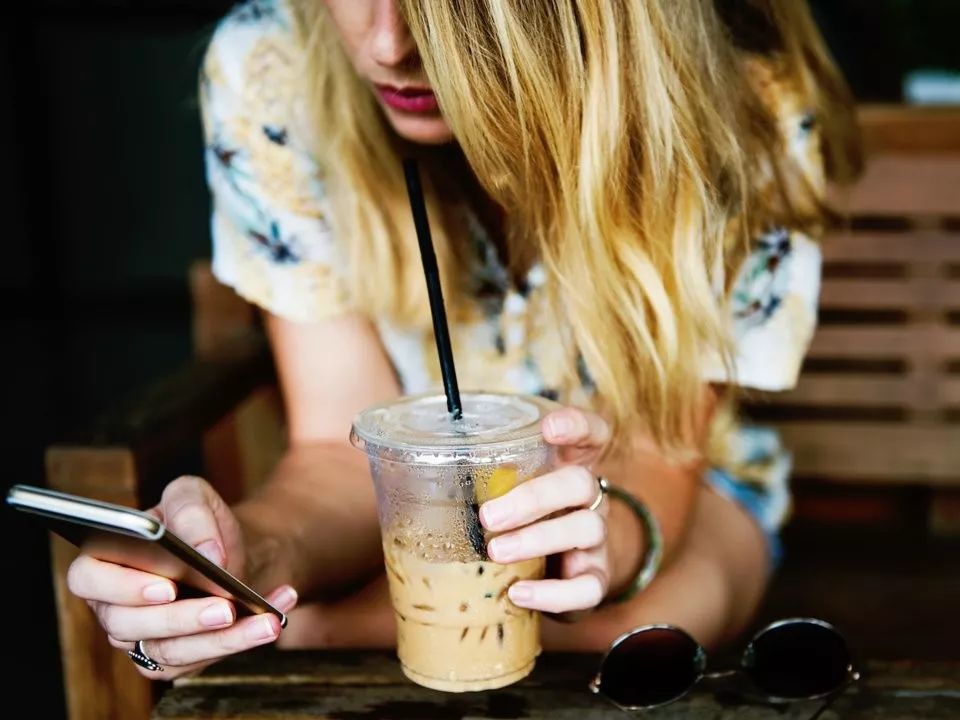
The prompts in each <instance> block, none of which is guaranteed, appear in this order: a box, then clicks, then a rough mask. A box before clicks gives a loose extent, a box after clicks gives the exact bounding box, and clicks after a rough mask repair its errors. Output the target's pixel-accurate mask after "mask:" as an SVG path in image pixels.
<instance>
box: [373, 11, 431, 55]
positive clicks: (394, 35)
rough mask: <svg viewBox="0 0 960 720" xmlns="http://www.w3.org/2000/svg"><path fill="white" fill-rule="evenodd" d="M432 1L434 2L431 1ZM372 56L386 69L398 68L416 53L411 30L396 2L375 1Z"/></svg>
mask: <svg viewBox="0 0 960 720" xmlns="http://www.w3.org/2000/svg"><path fill="white" fill-rule="evenodd" d="M431 1H432V0H431ZM375 2H376V10H375V14H374V19H373V32H372V35H371V41H370V42H371V45H370V54H371V56H372V58H373V60H374V61H375V62H376V63H377V64H379V65H383V66H385V67H396V66H397V65H402V64H403V63H404V62H406V61H408V60H409V59H410V58H411V57H412V56H413V54H414V52H415V51H416V43H414V41H413V36H412V35H411V34H410V28H408V27H407V23H406V22H405V21H404V19H403V17H402V16H401V15H400V11H399V9H398V8H397V3H396V0H375Z"/></svg>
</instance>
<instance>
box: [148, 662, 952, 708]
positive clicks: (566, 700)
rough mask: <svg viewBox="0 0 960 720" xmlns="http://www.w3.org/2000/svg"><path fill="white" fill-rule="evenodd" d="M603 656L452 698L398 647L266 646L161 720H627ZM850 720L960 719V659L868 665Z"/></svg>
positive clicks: (736, 702)
mask: <svg viewBox="0 0 960 720" xmlns="http://www.w3.org/2000/svg"><path fill="white" fill-rule="evenodd" d="M598 660H599V656H597V655H585V654H584V655H570V654H557V655H554V654H548V655H545V656H543V657H542V658H541V659H540V661H539V662H538V664H537V669H536V670H535V671H534V673H533V675H531V677H529V678H528V679H526V680H524V681H523V682H521V683H518V684H516V685H513V686H511V687H508V688H504V689H502V690H496V691H490V692H482V693H466V694H448V693H440V692H435V691H432V690H427V689H425V688H421V687H419V686H417V685H414V684H413V683H411V682H409V681H407V680H406V679H405V678H404V677H403V676H402V674H401V673H400V669H399V666H398V664H397V662H396V660H395V659H394V657H393V655H392V653H386V652H290V651H287V652H284V651H274V650H268V651H261V652H256V653H250V654H246V655H243V656H241V657H238V658H234V659H232V660H230V661H228V662H224V663H223V664H221V665H217V666H214V667H213V668H211V669H209V670H208V671H207V672H205V673H203V674H201V675H199V676H198V677H195V678H190V679H182V680H179V681H177V682H176V683H175V684H174V686H173V687H172V688H171V689H170V690H169V691H168V692H167V693H166V694H165V695H164V697H163V698H162V699H161V701H160V703H159V704H158V706H157V708H156V710H155V711H154V716H153V717H154V718H156V720H194V719H200V718H204V719H205V720H213V719H215V718H233V719H235V720H254V719H256V720H262V719H265V718H281V717H282V718H299V717H312V718H328V719H329V720H407V719H410V720H413V719H416V720H425V719H436V720H454V719H458V718H473V719H476V720H480V719H482V718H500V719H506V718H557V719H558V720H566V719H568V718H569V719H576V720H590V719H592V718H623V717H626V716H625V715H624V714H623V713H622V712H621V711H620V710H618V709H617V708H615V707H613V706H612V705H610V704H609V703H607V702H606V701H604V700H603V699H601V698H598V697H596V696H594V695H592V694H591V693H590V692H589V690H588V689H587V682H588V681H589V679H590V677H591V676H592V674H593V673H594V672H595V670H596V666H597V662H598ZM817 707H818V704H817V702H816V701H805V702H798V703H794V704H792V705H789V706H765V705H762V704H757V703H751V702H745V701H742V700H740V699H737V698H736V697H735V696H733V695H732V694H729V693H724V692H722V691H720V692H713V693H711V692H707V691H706V690H705V691H703V692H695V693H693V694H692V695H690V696H689V697H688V698H685V699H684V700H681V701H679V702H677V703H674V704H673V705H669V706H666V707H664V708H661V709H659V710H658V711H657V712H656V713H655V717H657V718H662V719H669V718H691V719H698V720H699V719H703V720H706V719H707V718H710V719H712V720H725V719H727V718H738V719H743V720H761V719H763V718H778V719H779V720H794V719H796V720H800V719H801V718H808V717H809V716H810V714H811V713H812V712H813V711H814V710H815V709H816V708H817ZM823 717H824V718H845V719H847V718H849V719H850V720H881V719H882V720H901V719H903V720H906V719H907V718H910V719H915V718H927V719H929V720H939V719H940V718H944V719H946V718H957V717H960V662H957V663H948V662H939V663H912V662H883V663H880V662H868V663H866V664H865V667H864V678H863V680H861V682H860V683H859V684H858V685H857V686H855V687H854V688H851V689H850V690H848V692H847V693H846V694H845V695H844V696H843V697H842V698H841V699H840V700H838V701H837V702H836V704H835V705H834V706H833V707H832V708H831V709H830V710H829V711H828V712H827V713H826V714H825V715H824V716H823Z"/></svg>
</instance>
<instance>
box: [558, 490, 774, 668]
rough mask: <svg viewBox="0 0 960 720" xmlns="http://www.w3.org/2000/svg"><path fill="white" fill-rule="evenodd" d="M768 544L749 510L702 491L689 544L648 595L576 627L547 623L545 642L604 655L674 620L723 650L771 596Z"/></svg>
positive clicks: (606, 609)
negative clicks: (645, 628) (617, 643)
mask: <svg viewBox="0 0 960 720" xmlns="http://www.w3.org/2000/svg"><path fill="white" fill-rule="evenodd" d="M764 543H765V539H764V537H763V535H762V532H761V531H760V529H759V527H758V526H757V525H756V524H755V522H754V521H753V520H752V518H750V517H749V516H748V515H747V514H746V513H745V512H744V511H743V510H742V509H741V508H739V507H738V506H736V505H735V504H733V503H732V502H730V501H728V500H726V499H724V498H721V497H719V496H718V495H716V494H715V493H714V492H713V491H711V490H709V489H707V488H702V489H700V491H699V492H698V494H697V498H696V502H695V504H694V511H693V516H692V518H691V525H690V529H689V532H688V534H687V537H686V539H685V541H684V542H683V544H682V545H681V546H680V547H679V548H678V549H677V552H676V555H675V557H674V560H673V562H672V563H670V564H669V565H668V566H666V567H665V568H664V569H663V571H662V572H661V573H660V574H659V575H658V577H657V578H656V579H655V580H654V581H653V583H651V584H650V586H649V587H648V588H647V589H646V590H644V591H643V592H642V593H640V594H638V595H637V596H635V597H634V598H633V599H631V600H629V601H627V602H625V603H622V604H618V605H611V606H607V607H604V608H601V609H599V610H597V611H595V612H593V613H591V614H589V615H587V616H586V617H585V618H583V619H582V620H580V621H579V622H576V623H569V624H567V623H559V622H556V621H553V620H549V619H548V620H545V621H544V645H545V647H547V648H548V649H551V650H587V651H602V650H605V649H606V648H607V647H608V646H609V644H610V643H611V642H613V640H614V639H616V638H617V637H618V636H619V635H621V634H622V633H624V632H627V631H629V630H631V629H633V628H635V627H638V626H640V625H645V624H649V623H669V624H673V625H677V626H679V627H681V628H683V629H685V630H687V631H688V632H689V633H690V634H691V635H693V636H694V637H695V638H696V639H697V640H699V641H700V642H701V643H703V644H704V645H705V646H706V647H711V646H715V645H716V644H717V643H719V642H722V641H723V640H725V639H727V638H729V637H730V636H732V635H735V634H737V633H739V632H740V631H741V630H742V629H743V628H744V626H745V625H746V624H747V623H748V622H749V620H750V618H751V617H752V615H753V613H754V612H755V610H756V608H757V605H758V604H759V602H760V599H761V598H762V596H763V592H764V589H765V587H766V583H767V579H768V577H769V560H768V557H767V551H766V548H765V545H764Z"/></svg>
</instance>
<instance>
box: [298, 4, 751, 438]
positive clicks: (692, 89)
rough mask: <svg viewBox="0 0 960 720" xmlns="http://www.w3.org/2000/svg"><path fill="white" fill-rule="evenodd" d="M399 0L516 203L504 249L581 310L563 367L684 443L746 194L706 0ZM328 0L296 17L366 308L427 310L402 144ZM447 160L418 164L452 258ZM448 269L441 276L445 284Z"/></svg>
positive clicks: (737, 108)
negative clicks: (441, 192)
mask: <svg viewBox="0 0 960 720" xmlns="http://www.w3.org/2000/svg"><path fill="white" fill-rule="evenodd" d="M399 4H400V7H401V9H402V12H403V13H404V15H405V17H406V19H407V21H408V23H409V25H410V28H411V31H412V33H413V36H414V38H415V40H416V42H417V46H418V49H419V52H420V55H421V58H422V61H423V64H424V68H425V70H426V73H427V75H428V76H429V79H430V81H431V84H432V86H433V88H434V91H435V92H436V95H437V98H438V100H439V103H440V106H441V108H442V111H443V113H444V116H445V118H446V119H447V121H448V122H449V124H450V126H451V128H452V130H453V132H454V135H455V136H456V139H457V141H458V143H459V146H460V148H462V151H463V154H464V156H465V157H466V160H467V162H468V163H469V167H470V169H472V171H473V172H474V173H475V175H476V178H477V180H478V181H479V182H480V184H481V185H482V187H483V188H484V189H485V190H486V192H487V193H489V195H490V196H491V197H492V198H493V199H494V200H495V201H496V202H498V203H499V204H500V205H501V206H503V207H504V208H505V210H506V212H507V217H508V218H509V223H508V237H507V243H508V248H509V255H510V257H511V259H512V262H513V263H515V264H516V265H517V266H518V267H517V268H516V269H520V267H523V266H525V265H528V264H529V263H530V262H532V261H533V260H540V261H542V262H543V264H544V267H545V268H546V270H547V272H548V275H549V278H550V282H549V283H548V287H550V288H551V292H552V300H553V302H554V303H555V307H556V308H557V310H558V317H562V318H565V319H566V320H567V322H568V324H569V337H568V340H569V347H568V348H567V351H568V358H567V360H568V367H569V373H568V374H569V379H570V383H575V382H576V381H577V367H578V364H579V362H581V361H582V363H583V365H585V368H586V370H587V372H588V373H589V375H590V377H591V378H592V380H593V381H594V383H595V385H596V388H597V391H598V395H599V398H600V401H601V402H602V404H603V405H604V406H605V408H606V409H607V410H608V411H609V416H610V418H611V419H612V420H613V422H614V424H615V425H616V426H617V427H618V428H619V429H621V430H623V429H627V428H629V429H634V428H637V427H641V428H643V429H644V430H645V431H646V432H648V433H650V434H651V435H652V436H653V437H654V438H655V439H656V440H657V441H659V442H660V443H661V445H662V446H664V447H665V448H678V447H685V446H687V444H688V443H689V442H690V441H691V440H692V438H691V437H690V429H691V427H692V425H693V421H694V414H695V413H696V411H697V410H698V408H699V406H700V404H701V402H702V392H703V380H702V377H703V362H704V360H705V358H706V356H707V354H708V353H717V354H719V355H720V356H721V357H727V355H728V351H729V339H728V337H727V331H726V322H725V320H724V318H725V312H724V309H723V307H722V305H721V303H720V302H718V300H721V297H720V295H722V292H721V290H722V288H718V287H717V285H716V281H717V278H718V271H720V270H721V269H722V267H723V265H724V262H725V257H726V251H727V250H728V249H729V242H730V233H729V227H730V224H731V222H732V221H733V219H734V218H737V217H739V216H741V215H742V213H743V212H744V202H745V198H746V194H747V192H748V190H747V188H746V181H745V177H746V167H745V165H746V161H745V155H744V153H743V150H742V148H741V146H740V143H739V139H738V138H739V136H740V134H741V129H740V128H741V122H742V118H741V115H740V112H741V110H742V101H743V93H742V92H741V90H740V87H741V80H740V79H739V78H738V76H737V70H736V58H735V56H734V53H733V49H732V47H731V46H730V45H729V44H728V43H727V42H725V41H724V36H723V31H722V27H721V24H720V22H719V19H718V17H717V16H716V14H715V12H714V9H713V6H712V3H711V2H710V1H709V0H644V1H642V2H641V1H640V0H636V1H633V2H627V1H624V0H524V1H523V2H520V1H519V0H458V2H447V1H441V2H433V1H431V2H419V1H417V0H400V2H399ZM321 5H322V4H321V3H317V2H314V1H313V0H311V1H310V2H302V3H300V4H299V5H298V17H299V20H300V25H301V27H302V28H303V29H304V39H305V42H306V43H307V46H308V48H309V49H310V53H309V55H310V57H311V58H312V67H311V68H310V70H309V77H312V78H314V79H315V81H316V87H315V88H314V89H313V98H314V101H313V105H314V109H315V110H314V111H315V113H316V117H315V119H316V122H317V124H318V126H319V127H322V128H323V142H322V143H320V144H318V147H317V151H318V161H319V162H320V164H321V168H322V170H323V172H324V174H325V177H324V179H325V181H326V182H327V184H328V186H329V188H330V192H331V202H332V204H333V208H334V213H333V214H334V217H333V221H334V223H335V226H336V228H337V230H338V231H339V232H340V233H341V236H342V237H345V238H348V240H347V241H346V242H345V246H346V247H348V248H349V253H350V256H351V259H352V275H351V278H350V283H351V288H350V290H351V292H352V294H353V296H354V298H355V299H356V300H357V302H358V304H360V306H361V307H363V308H365V309H367V310H368V311H370V312H372V313H386V314H388V315H390V316H393V317H395V318H398V319H401V320H406V321H410V322H414V321H417V322H424V321H425V320H426V318H427V317H428V316H427V315H426V313H425V307H426V306H425V300H424V297H423V278H422V276H421V275H420V265H419V260H418V257H417V246H416V242H415V239H414V237H413V231H412V227H411V224H410V221H409V216H410V211H409V208H408V207H407V206H406V203H405V195H404V186H403V180H402V175H401V170H400V163H399V158H398V154H399V153H400V152H401V151H403V148H402V143H401V142H400V141H399V140H398V139H397V138H396V136H395V135H394V134H392V133H391V131H390V130H389V128H388V127H387V126H386V124H385V120H384V119H383V117H382V115H381V113H380V112H379V110H378V108H377V107H376V104H375V101H374V99H373V97H372V94H371V92H370V91H369V89H367V88H365V87H363V86H362V84H361V82H360V81H359V79H358V78H357V77H356V76H355V74H354V72H353V71H352V69H351V68H350V66H349V63H348V60H347V59H346V57H344V55H343V52H342V49H341V47H340V44H339V42H338V41H337V40H336V38H335V37H333V36H332V35H331V31H332V29H331V28H330V27H329V23H327V22H326V21H325V18H324V17H323V10H322V7H321ZM441 165H442V163H434V164H433V165H431V164H430V163H429V162H428V165H427V168H426V172H425V174H426V175H427V176H428V185H427V192H428V197H429V201H430V207H431V209H432V214H433V216H434V219H435V222H434V227H435V228H436V230H435V233H434V234H435V243H436V244H437V250H438V254H441V253H442V259H441V264H442V265H444V266H445V267H446V268H447V269H446V272H447V273H451V272H453V270H452V268H455V267H456V265H457V253H458V252H459V249H458V247H459V245H460V243H457V242H455V241H454V239H455V237H456V236H455V234H454V233H453V232H452V231H451V230H450V229H447V228H449V225H448V224H447V218H445V217H444V215H443V212H444V211H443V208H444V205H445V203H444V202H442V199H441V198H439V197H438V187H439V186H446V183H441V182H438V181H437V180H438V178H439V177H440V176H441V174H442V173H443V172H444V170H443V168H442V167H441ZM430 179H433V180H434V182H432V183H430V182H429V180H430ZM456 287H457V284H456V282H447V283H446V284H445V289H446V291H447V294H448V296H450V295H452V294H455V291H456ZM451 302H453V303H455V302H456V300H455V299H451ZM625 435H626V433H621V434H620V437H621V439H622V438H623V437H624V436H625Z"/></svg>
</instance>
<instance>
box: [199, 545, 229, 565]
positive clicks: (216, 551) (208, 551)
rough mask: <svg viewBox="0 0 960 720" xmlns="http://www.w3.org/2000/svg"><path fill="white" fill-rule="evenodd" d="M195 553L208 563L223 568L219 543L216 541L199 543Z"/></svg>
mask: <svg viewBox="0 0 960 720" xmlns="http://www.w3.org/2000/svg"><path fill="white" fill-rule="evenodd" d="M197 552H198V553H200V554H201V555H203V556H204V557H205V558H206V559H207V560H209V561H210V562H212V563H216V564H217V565H219V566H221V567H223V550H221V549H220V543H218V542H217V541H216V540H205V541H204V542H202V543H200V544H199V545H197Z"/></svg>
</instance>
